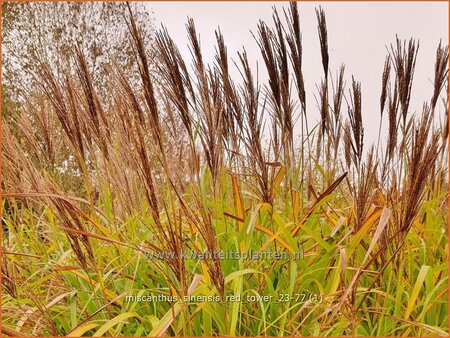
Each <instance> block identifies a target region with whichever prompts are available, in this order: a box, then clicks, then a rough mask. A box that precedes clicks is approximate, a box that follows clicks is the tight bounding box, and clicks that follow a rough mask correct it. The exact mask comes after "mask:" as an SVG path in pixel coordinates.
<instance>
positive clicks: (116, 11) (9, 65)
mask: <svg viewBox="0 0 450 338" xmlns="http://www.w3.org/2000/svg"><path fill="white" fill-rule="evenodd" d="M130 6H131V9H132V11H133V13H134V16H135V20H136V22H137V24H138V25H139V27H140V29H141V34H142V36H143V38H144V41H146V42H147V46H149V45H150V44H149V43H148V42H150V41H151V39H152V34H153V31H154V27H153V22H152V18H151V15H150V12H149V11H148V9H147V8H146V7H145V5H144V4H142V3H137V2H133V3H130ZM128 14H129V13H128V8H127V6H126V4H125V3H123V2H95V3H76V2H36V3H30V2H14V3H12V2H9V3H3V4H2V25H3V27H2V28H3V29H2V68H3V69H2V70H3V77H2V83H3V87H4V89H5V92H6V93H2V98H3V99H6V98H8V99H9V100H12V101H13V102H22V101H23V98H24V96H25V93H26V92H27V91H30V89H31V88H32V86H33V85H34V84H35V81H34V78H35V74H36V71H38V70H39V69H40V68H41V62H46V63H49V65H50V67H51V69H52V70H53V71H54V73H55V74H56V75H57V76H58V77H64V76H65V72H66V71H69V70H70V69H73V67H72V66H73V64H74V59H73V55H74V53H73V49H74V47H75V46H77V47H79V48H80V49H81V50H82V52H83V54H84V55H85V57H86V60H88V67H89V71H90V73H91V74H93V80H94V83H95V85H96V86H98V87H99V88H100V89H101V90H102V91H104V90H106V87H107V86H106V85H107V76H106V73H107V71H108V70H107V67H105V66H106V65H108V64H111V63H115V62H117V63H118V64H119V65H120V66H122V67H124V69H127V74H126V75H127V76H128V77H130V78H135V79H137V75H138V70H137V66H136V63H135V60H134V58H133V57H131V55H133V46H132V41H131V39H130V38H129V35H128V34H129V30H128V26H127V21H126V18H127V15H128ZM147 50H149V48H147ZM149 59H150V60H151V58H149ZM3 101H4V103H7V102H6V101H5V100H3Z"/></svg>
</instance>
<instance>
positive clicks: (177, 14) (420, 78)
mask: <svg viewBox="0 0 450 338" xmlns="http://www.w3.org/2000/svg"><path fill="white" fill-rule="evenodd" d="M274 4H276V7H277V9H278V10H279V12H280V11H281V10H282V8H283V7H284V8H286V9H287V8H288V3H284V2H277V3H271V2H149V3H147V6H149V7H150V8H151V9H152V11H153V13H154V17H155V20H156V23H157V26H158V27H160V25H161V23H162V24H164V25H165V26H166V27H167V28H168V31H169V33H170V34H171V36H172V38H173V39H174V41H175V42H176V43H177V45H178V47H179V48H180V51H181V52H182V54H183V55H185V56H186V58H187V59H189V58H190V53H189V49H188V47H187V45H188V38H187V35H186V28H185V24H186V22H187V17H188V16H189V17H192V18H193V19H194V20H195V24H196V28H197V32H198V33H199V34H200V41H201V46H202V52H203V54H204V58H205V60H206V61H212V60H213V58H214V46H215V37H214V30H215V29H217V27H220V29H221V31H222V33H223V35H224V38H225V42H226V44H227V46H228V55H229V57H231V58H233V59H237V54H236V52H237V51H240V50H242V47H243V46H245V48H246V50H247V53H248V57H249V61H250V62H251V63H253V64H254V65H256V63H257V62H258V63H259V70H260V71H259V74H260V80H263V79H264V77H265V76H266V73H265V72H264V71H263V68H264V65H263V63H262V59H261V57H260V52H259V49H258V46H257V44H256V42H255V41H254V39H253V37H252V35H251V33H250V31H252V32H255V33H256V27H257V23H258V20H260V19H261V20H263V21H265V22H266V23H267V24H269V25H270V26H272V6H274ZM319 5H320V6H321V7H322V8H323V9H324V11H325V14H326V20H327V26H328V44H329V53H330V65H329V67H330V69H331V74H332V75H333V76H335V74H336V71H337V69H338V67H339V66H340V64H341V63H344V64H345V66H346V76H345V78H346V81H347V91H346V92H347V93H348V88H349V84H350V81H351V76H352V75H354V76H355V78H356V79H357V80H359V81H361V83H362V92H363V97H362V106H363V107H362V108H363V120H364V125H365V134H366V137H367V138H368V139H367V141H368V140H369V139H370V140H374V139H375V138H376V136H377V133H378V123H379V97H380V91H381V74H382V69H383V64H384V60H385V56H386V54H387V50H386V46H388V45H389V44H391V43H394V42H395V36H396V34H398V36H399V38H401V39H409V38H414V39H419V40H420V47H419V54H418V59H417V64H416V72H415V76H414V87H413V90H412V95H411V96H412V102H411V108H412V111H413V112H414V111H416V112H418V113H420V112H421V108H422V104H423V101H424V100H429V98H430V97H431V95H432V89H433V87H432V79H433V74H434V59H435V53H436V48H437V46H438V44H439V40H440V39H442V41H443V43H444V44H448V3H446V2H431V1H427V2H411V3H408V2H332V3H331V2H306V3H305V2H299V4H298V6H299V12H300V20H301V30H302V36H303V50H304V54H303V72H304V78H305V86H306V92H307V103H308V116H309V117H308V118H309V120H311V121H315V120H317V119H318V117H319V115H318V111H317V108H316V104H315V99H314V95H316V94H317V89H316V84H317V83H320V81H321V78H322V77H323V70H322V64H321V56H320V46H319V39H318V35H317V19H316V15H315V11H314V9H315V8H316V7H318V6H319ZM280 13H281V12H280ZM233 74H234V75H235V76H238V73H237V72H234V73H233ZM343 108H344V107H343ZM345 110H346V109H345ZM384 125H385V126H386V121H385V122H384ZM385 129H387V127H386V128H385ZM366 150H367V148H366Z"/></svg>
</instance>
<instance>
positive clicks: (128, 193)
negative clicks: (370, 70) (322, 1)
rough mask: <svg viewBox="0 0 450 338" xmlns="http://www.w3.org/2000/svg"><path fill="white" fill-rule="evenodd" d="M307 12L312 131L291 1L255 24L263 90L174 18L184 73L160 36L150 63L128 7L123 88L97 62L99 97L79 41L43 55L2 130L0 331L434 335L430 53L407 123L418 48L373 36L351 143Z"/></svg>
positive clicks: (437, 327) (441, 54) (443, 82)
mask: <svg viewBox="0 0 450 338" xmlns="http://www.w3.org/2000/svg"><path fill="white" fill-rule="evenodd" d="M284 19H285V20H284ZM317 19H318V31H319V38H320V42H321V57H322V62H323V68H324V69H323V70H324V74H323V79H322V80H321V83H320V85H319V86H318V89H319V93H318V109H319V111H320V114H321V119H320V121H319V123H318V124H317V125H316V124H315V123H314V121H308V119H307V116H308V112H307V109H306V107H307V105H306V102H305V97H306V96H305V92H304V84H303V76H302V63H301V56H302V48H303V46H302V45H301V38H300V30H299V17H298V13H297V7H296V4H295V3H292V4H291V5H290V7H289V10H288V11H287V16H286V18H284V16H283V20H281V19H280V18H279V16H278V14H277V13H275V14H274V27H273V28H270V27H269V26H268V25H266V24H265V23H260V24H259V26H258V32H257V34H256V39H257V41H258V43H259V46H260V48H261V52H262V55H263V58H264V63H265V66H266V68H267V71H268V74H269V78H270V81H269V83H267V85H265V86H260V85H259V84H257V83H256V82H255V78H256V75H255V74H252V71H251V69H250V67H249V62H248V60H247V57H246V54H245V52H242V53H241V54H240V55H239V62H238V66H239V68H240V70H241V74H242V79H231V78H230V77H229V75H228V67H229V66H231V65H229V62H228V56H227V54H226V46H225V43H224V41H223V38H222V36H221V35H220V33H217V57H216V62H215V64H214V65H211V66H207V65H205V64H204V63H203V61H202V55H201V50H200V47H199V42H198V40H197V33H196V31H195V26H194V23H193V22H192V21H189V23H188V26H187V28H188V34H189V37H190V41H191V48H192V51H193V60H192V61H193V65H194V70H193V71H192V72H191V71H190V70H188V69H189V68H188V66H187V65H186V63H185V62H186V61H185V60H183V59H182V58H181V56H180V54H179V52H178V49H177V47H176V46H175V45H174V44H173V42H172V40H171V38H170V36H169V35H168V34H167V32H166V31H164V30H162V31H160V32H159V33H158V34H157V37H156V41H155V43H154V50H153V51H152V52H153V54H152V59H155V60H158V62H156V63H151V64H150V63H149V59H148V58H149V54H148V47H149V46H148V45H147V44H146V42H145V41H142V39H141V36H140V34H139V29H138V27H136V25H135V23H134V20H133V18H132V16H131V15H130V17H129V18H128V20H129V23H130V38H132V39H133V40H134V44H135V51H136V55H135V56H130V57H136V60H137V63H138V65H139V70H140V75H141V80H142V81H141V84H140V85H139V86H135V85H132V84H131V82H130V81H129V80H128V74H127V73H126V70H122V69H120V68H117V67H114V66H111V69H110V79H111V84H110V88H109V93H110V95H109V96H108V97H104V96H102V95H100V94H98V91H97V90H96V89H95V86H94V85H93V83H92V80H91V79H92V77H91V74H90V73H89V71H88V67H87V65H86V60H85V59H84V56H83V53H82V52H81V51H80V50H75V51H74V58H75V59H76V65H77V67H76V68H75V69H73V72H72V73H70V72H69V73H67V74H55V73H54V72H53V71H52V69H50V68H49V67H46V66H44V65H43V66H42V67H41V68H40V71H39V74H37V75H38V76H39V79H40V83H41V86H40V88H37V89H36V92H35V93H30V95H29V101H28V102H27V103H26V104H24V105H23V109H22V110H21V113H20V115H18V117H17V118H16V120H15V122H14V123H3V126H2V133H3V146H2V148H3V182H2V190H3V200H2V229H3V232H2V250H3V255H2V303H1V304H2V316H3V319H2V324H3V328H2V332H3V333H4V334H6V335H12V336H14V335H20V334H21V335H41V336H45V335H69V336H102V335H103V336H120V335H121V336H144V335H146V336H156V335H189V336H202V335H206V336H212V335H227V336H228V335H229V336H234V335H243V336H261V335H269V336H278V335H280V336H284V335H306V336H309V335H314V336H339V335H362V336H422V335H423V336H434V335H442V336H446V335H447V334H448V333H447V332H448V325H447V323H448V234H447V223H448V218H447V216H448V214H447V210H448V167H447V160H448V157H447V151H448V148H447V140H448V133H447V131H448V123H447V121H448V110H447V107H448V100H447V95H446V93H447V92H448V79H447V75H448V74H447V73H448V65H447V62H448V47H447V46H441V45H439V46H438V48H437V53H436V64H435V70H436V71H435V75H434V92H433V93H432V95H431V98H430V101H429V102H426V103H425V104H424V107H423V110H422V114H419V115H416V116H414V115H412V114H411V113H410V111H411V108H410V107H409V100H410V93H411V83H412V80H413V73H414V65H415V60H416V55H417V48H418V45H417V44H416V42H415V41H413V40H411V41H405V42H403V41H400V40H397V41H396V42H395V43H394V44H393V45H392V46H391V49H390V52H389V55H388V56H387V58H386V62H385V67H384V72H383V74H380V79H381V80H382V81H381V88H382V90H381V97H380V114H381V115H382V117H383V119H385V120H387V122H388V123H387V127H388V128H389V130H388V132H389V137H388V140H387V141H386V142H381V141H382V140H378V142H377V143H376V144H375V145H373V146H370V145H369V146H368V145H367V144H365V143H364V128H363V125H362V113H363V108H362V107H361V86H360V84H359V82H357V81H356V80H355V79H353V78H352V81H351V82H350V88H346V82H345V78H346V75H345V71H344V68H343V67H342V68H341V69H339V70H338V73H337V74H338V76H337V78H336V79H332V78H331V76H330V71H329V69H328V58H329V56H328V43H327V27H326V21H325V15H324V13H323V12H322V11H321V10H318V11H317ZM346 92H348V94H346ZM344 106H346V107H345V108H347V109H346V111H347V112H346V114H345V115H346V116H344V109H343V108H344ZM442 111H444V113H442ZM295 128H299V129H301V137H300V139H299V140H298V142H297V140H295V139H294V136H293V135H294V130H295ZM267 135H270V136H269V140H268V143H267V145H266V138H267ZM244 254H245V255H247V257H244ZM248 256H251V258H253V259H248Z"/></svg>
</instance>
